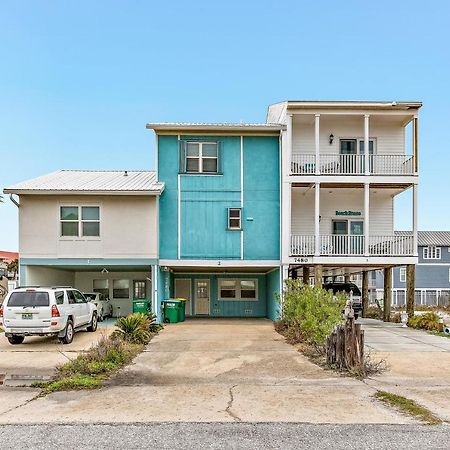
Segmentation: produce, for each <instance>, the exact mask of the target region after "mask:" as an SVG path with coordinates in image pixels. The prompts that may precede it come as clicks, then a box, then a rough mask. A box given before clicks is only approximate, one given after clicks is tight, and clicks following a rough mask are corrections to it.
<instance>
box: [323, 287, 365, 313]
mask: <svg viewBox="0 0 450 450" xmlns="http://www.w3.org/2000/svg"><path fill="white" fill-rule="evenodd" d="M323 288H324V289H326V290H327V291H329V290H331V291H333V294H334V295H336V294H337V293H338V292H343V293H344V294H346V295H350V292H353V310H354V311H355V319H357V318H358V316H359V315H360V314H361V312H362V296H361V291H360V290H359V287H358V286H356V284H355V283H345V282H337V281H335V282H333V283H325V284H324V285H323Z"/></svg>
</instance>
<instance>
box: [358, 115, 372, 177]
mask: <svg viewBox="0 0 450 450" xmlns="http://www.w3.org/2000/svg"><path fill="white" fill-rule="evenodd" d="M369 117H370V116H369V114H364V168H365V170H364V172H365V175H370V164H369ZM357 152H358V153H359V149H357Z"/></svg>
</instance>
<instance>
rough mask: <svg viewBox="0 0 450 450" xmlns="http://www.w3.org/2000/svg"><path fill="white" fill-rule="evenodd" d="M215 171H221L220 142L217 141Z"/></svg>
mask: <svg viewBox="0 0 450 450" xmlns="http://www.w3.org/2000/svg"><path fill="white" fill-rule="evenodd" d="M217 173H222V142H220V141H219V142H217Z"/></svg>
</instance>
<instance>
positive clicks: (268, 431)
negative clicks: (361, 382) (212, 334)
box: [0, 423, 450, 450]
mask: <svg viewBox="0 0 450 450" xmlns="http://www.w3.org/2000/svg"><path fill="white" fill-rule="evenodd" d="M0 442H1V443H2V448H7V449H27V450H33V449H58V450H59V449H60V448H66V449H75V448H76V449H100V448H105V449H119V448H120V449H123V448H129V449H144V448H146V449H147V448H154V449H174V448H176V449H246V450H247V449H266V448H267V449H283V450H284V449H294V448H295V449H299V448H301V449H317V448H321V449H322V448H325V449H327V448H328V449H358V450H360V449H362V448H363V449H377V450H380V449H393V448H395V449H422V450H423V449H448V448H449V442H450V426H448V425H443V426H439V427H431V426H416V425H309V424H292V423H291V424H286V423H283V424H282V423H259V424H248V423H160V424H144V425H143V424H139V425H129V424H127V425H125V424H123V425H122V424H115V425H107V424H103V425H102V424H98V425H97V424H96V425H55V424H48V425H44V424H43V425H5V426H1V427H0Z"/></svg>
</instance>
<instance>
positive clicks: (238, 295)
mask: <svg viewBox="0 0 450 450" xmlns="http://www.w3.org/2000/svg"><path fill="white" fill-rule="evenodd" d="M224 281H234V282H235V285H236V297H235V298H222V296H221V295H220V292H221V290H222V283H223V282H224ZM241 281H253V282H254V283H255V298H242V297H241ZM217 297H218V299H219V300H220V301H223V302H228V301H231V302H235V301H238V302H247V301H248V302H257V301H259V290H258V280H257V279H256V278H219V279H218V280H217Z"/></svg>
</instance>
